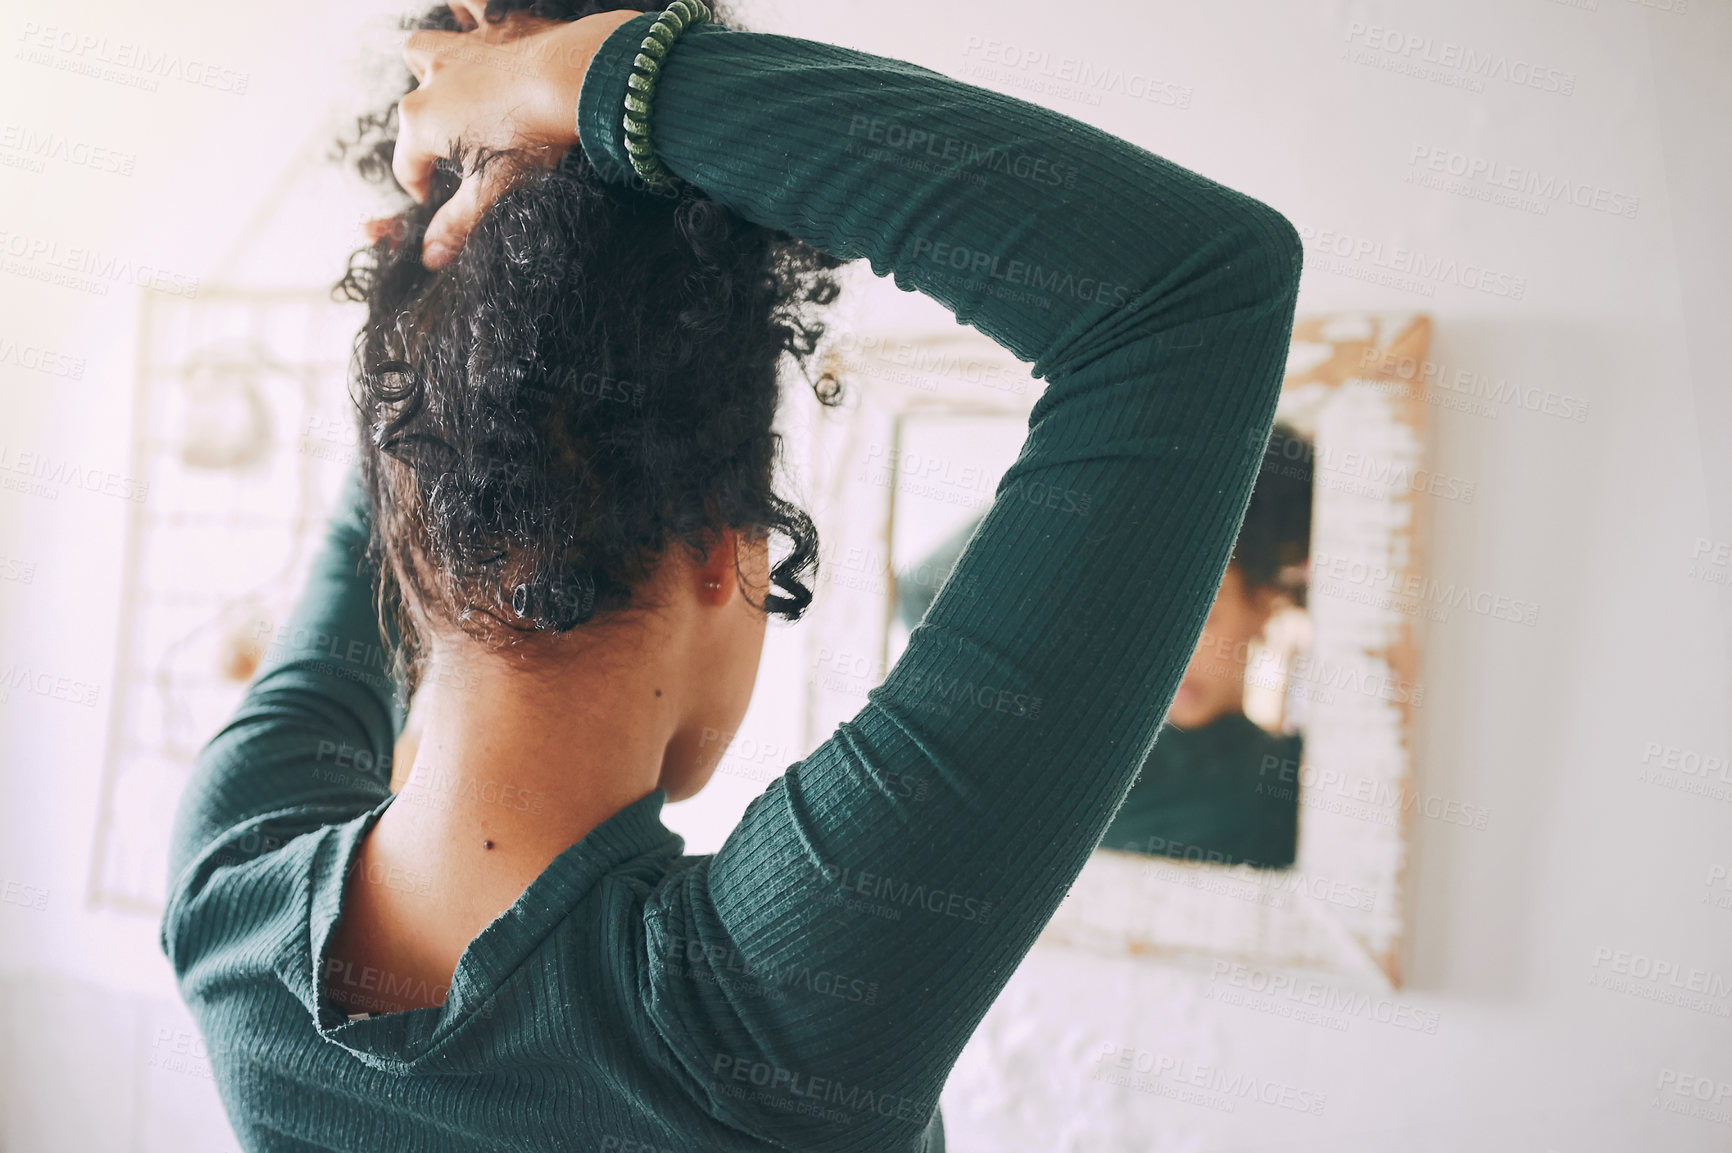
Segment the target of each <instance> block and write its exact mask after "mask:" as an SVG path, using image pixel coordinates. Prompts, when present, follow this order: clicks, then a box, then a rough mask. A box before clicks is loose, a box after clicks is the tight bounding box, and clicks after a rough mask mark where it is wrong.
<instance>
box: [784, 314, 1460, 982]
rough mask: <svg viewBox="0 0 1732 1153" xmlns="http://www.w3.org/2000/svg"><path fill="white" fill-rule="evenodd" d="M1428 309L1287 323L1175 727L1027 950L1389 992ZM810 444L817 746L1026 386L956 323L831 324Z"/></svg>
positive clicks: (968, 511)
mask: <svg viewBox="0 0 1732 1153" xmlns="http://www.w3.org/2000/svg"><path fill="white" fill-rule="evenodd" d="M1429 337H1430V323H1429V320H1428V318H1426V317H1424V316H1422V315H1384V314H1335V315H1329V316H1321V317H1312V318H1305V319H1302V320H1301V321H1300V322H1299V324H1298V325H1297V326H1296V327H1295V331H1294V340H1293V345H1292V352H1291V354H1290V357H1289V361H1288V371H1287V375H1286V378H1285V380H1284V382H1283V386H1282V393H1281V398H1280V402H1279V406H1278V408H1277V414H1276V431H1275V434H1274V435H1273V436H1272V437H1271V439H1270V441H1269V443H1268V444H1267V446H1266V447H1265V455H1264V463H1263V466H1262V469H1261V471H1260V473H1259V477H1258V481H1257V485H1256V488H1255V490H1254V492H1253V496H1252V502H1251V507H1250V508H1249V509H1248V510H1247V514H1246V523H1245V526H1244V528H1243V529H1242V531H1241V534H1240V537H1239V541H1238V543H1237V545H1236V547H1235V552H1234V558H1233V561H1232V563H1231V564H1230V565H1229V567H1228V572H1227V575H1226V578H1225V579H1224V580H1223V582H1222V588H1221V591H1220V593H1219V595H1218V597H1217V600H1216V603H1215V606H1214V608H1213V611H1212V612H1211V614H1210V618H1209V621H1208V623H1207V624H1206V625H1205V628H1204V633H1203V636H1202V638H1201V641H1200V642H1199V645H1198V648H1197V650H1196V653H1195V654H1194V656H1193V658H1192V661H1191V663H1190V666H1189V667H1188V668H1187V670H1186V675H1185V679H1184V682H1183V683H1182V685H1181V687H1180V689H1179V692H1178V694H1177V696H1176V697H1175V700H1174V703H1173V706H1172V708H1171V709H1170V710H1169V713H1168V716H1167V722H1166V724H1165V726H1163V729H1162V732H1161V735H1160V737H1159V738H1158V739H1157V741H1156V743H1155V748H1154V750H1152V751H1151V753H1150V755H1149V758H1148V760H1147V761H1146V762H1145V764H1144V766H1143V769H1142V771H1141V773H1140V774H1139V776H1138V779H1137V782H1136V784H1134V785H1133V786H1132V789H1131V793H1130V795H1129V796H1127V798H1126V801H1125V804H1124V805H1123V806H1122V807H1121V808H1120V810H1119V812H1118V814H1117V815H1116V816H1115V818H1114V821H1113V823H1112V825H1111V826H1109V828H1108V831H1107V834H1106V836H1105V837H1104V838H1103V840H1102V845H1101V847H1100V848H1099V849H1097V851H1096V852H1095V853H1094V854H1093V855H1092V857H1091V859H1090V861H1089V863H1088V865H1087V866H1086V867H1085V869H1084V871H1083V873H1082V875H1081V876H1080V877H1079V878H1078V880H1077V883H1076V885H1075V886H1074V887H1073V888H1072V890H1071V893H1070V896H1069V897H1068V898H1067V899H1066V901H1065V902H1064V904H1063V905H1062V906H1061V907H1060V909H1059V911H1058V913H1057V915H1056V916H1055V917H1054V918H1053V920H1052V922H1051V923H1050V924H1049V925H1048V927H1047V929H1046V931H1045V933H1044V936H1043V940H1046V941H1048V942H1052V943H1058V944H1064V945H1071V946H1076V947H1083V948H1089V949H1097V950H1104V951H1107V952H1111V953H1120V954H1125V953H1129V954H1138V955H1146V956H1151V957H1172V958H1176V959H1182V958H1192V959H1195V958H1202V957H1209V958H1215V959H1221V958H1229V959H1232V960H1235V961H1242V962H1245V963H1248V964H1255V965H1260V966H1265V967H1274V966H1283V967H1301V968H1313V969H1320V970H1324V971H1328V972H1334V973H1348V974H1357V975H1361V976H1366V977H1370V978H1372V979H1374V980H1375V981H1377V982H1378V983H1383V984H1388V985H1390V986H1395V985H1398V984H1399V983H1400V979H1401V963H1400V958H1401V946H1402V941H1403V925H1404V917H1405V906H1404V901H1403V896H1402V892H1401V882H1402V875H1403V866H1404V863H1405V859H1406V845H1407V825H1408V821H1409V817H1410V814H1411V811H1412V809H1413V803H1414V801H1415V799H1416V793H1415V792H1414V789H1413V782H1412V775H1413V774H1412V764H1411V753H1410V750H1411V748H1412V729H1413V720H1414V710H1416V709H1418V708H1420V707H1422V705H1423V702H1424V694H1425V689H1424V685H1423V683H1422V682H1421V681H1420V680H1419V676H1418V667H1417V666H1418V645H1417V643H1416V632H1417V630H1418V629H1419V627H1420V622H1421V620H1422V619H1423V617H1424V616H1425V615H1426V614H1425V608H1426V605H1425V603H1424V596H1423V589H1424V587H1425V583H1426V582H1425V579H1424V571H1423V566H1422V559H1423V558H1422V555H1421V549H1420V542H1421V539H1422V538H1421V530H1422V528H1423V525H1422V523H1421V521H1422V514H1423V510H1424V501H1422V500H1420V499H1418V498H1419V497H1420V496H1422V495H1423V494H1424V493H1425V492H1426V491H1427V490H1428V488H1430V487H1432V486H1433V484H1434V482H1435V481H1436V479H1437V478H1435V477H1434V476H1433V474H1431V473H1429V472H1428V470H1427V469H1426V467H1425V453H1424V443H1425V422H1424V415H1425V411H1426V408H1427V403H1426V394H1425V391H1424V385H1423V374H1422V373H1421V372H1419V371H1417V370H1418V368H1419V366H1421V365H1423V364H1424V363H1425V357H1426V352H1427V348H1428V344H1429ZM828 367H829V369H830V371H832V372H833V373H834V374H835V375H836V376H837V377H839V378H840V379H841V380H842V381H843V382H844V385H845V387H846V388H847V391H848V394H849V395H850V397H851V398H853V399H852V402H851V404H850V407H849V410H848V411H847V412H845V413H834V414H830V415H829V417H828V418H827V419H820V420H818V421H817V422H815V423H814V424H813V425H812V426H811V428H810V435H811V437H812V438H813V440H812V443H811V444H810V445H809V446H808V447H809V449H810V450H811V455H810V460H811V462H812V476H813V479H814V481H815V488H816V490H817V491H816V494H815V495H816V496H817V497H818V499H817V500H815V502H814V506H813V507H814V515H815V517H816V519H817V521H818V524H819V528H820V531H821V532H822V533H823V535H824V539H825V542H826V544H825V552H824V557H823V567H824V576H823V580H824V586H823V589H822V591H821V593H820V595H819V596H818V598H817V601H816V602H815V604H814V607H813V610H812V619H813V622H814V624H815V627H814V628H813V629H812V630H811V631H810V633H809V634H808V642H807V643H808V645H809V646H811V648H812V650H813V651H809V652H808V664H807V667H808V669H809V670H810V675H809V676H808V678H807V684H806V692H807V701H806V704H807V708H806V710H805V716H806V724H807V726H808V730H807V733H806V737H807V743H808V745H810V744H812V743H815V741H817V740H821V739H822V738H823V736H825V735H827V734H828V732H829V731H830V729H832V728H833V727H834V725H835V724H836V722H838V721H840V720H844V719H847V718H848V717H850V716H852V715H853V714H854V713H855V712H857V711H858V709H859V707H860V705H861V704H863V703H864V701H865V694H866V692H867V690H869V689H870V688H872V687H873V686H874V685H876V684H877V683H878V682H879V681H881V680H882V679H883V676H884V674H885V672H886V671H887V670H888V669H889V668H890V667H891V666H892V665H893V664H894V663H895V661H896V658H897V657H898V656H899V655H900V653H901V651H902V649H903V647H904V646H905V645H906V644H907V640H908V635H909V633H910V631H911V630H912V629H913V627H914V626H915V625H916V624H918V623H919V620H920V617H921V615H922V614H923V613H924V612H925V609H926V607H927V606H928V605H930V604H931V602H932V600H933V599H934V597H935V596H936V594H937V592H938V590H939V588H941V587H942V586H943V584H944V581H945V579H946V577H947V576H948V575H949V571H950V567H951V566H952V565H953V564H954V563H955V560H956V558H957V556H958V555H959V554H960V552H961V550H962V546H963V545H964V544H965V543H966V542H967V540H968V537H969V535H970V534H971V533H972V532H973V530H974V528H975V526H976V525H977V524H978V522H979V520H980V518H981V517H982V516H983V515H984V513H985V511H986V509H987V508H988V506H989V505H990V504H991V502H992V496H993V492H994V489H995V487H996V486H997V483H998V479H999V477H1000V476H1001V475H1002V474H1003V473H1004V471H1005V470H1006V469H1007V468H1008V467H1009V466H1010V464H1011V462H1012V461H1013V460H1014V459H1015V458H1016V455H1017V452H1018V450H1019V449H1020V447H1021V444H1022V441H1023V438H1024V437H1025V436H1026V434H1027V421H1028V413H1029V410H1030V408H1031V407H1032V406H1033V404H1034V401H1035V400H1036V399H1037V398H1038V396H1039V395H1040V391H1041V389H1042V388H1043V387H1044V386H1043V385H1042V383H1041V382H1040V381H1037V380H1035V379H1034V378H1032V377H1031V376H1030V375H1029V374H1028V368H1027V366H1026V365H1024V364H1022V363H1020V362H1018V361H1016V360H1015V359H1014V358H1012V357H1010V355H1009V354H1008V353H1005V352H1004V351H1003V350H1001V349H999V348H998V347H997V346H996V345H993V344H992V343H990V342H989V341H987V340H985V338H983V337H980V336H978V335H977V334H974V333H972V332H959V333H954V334H945V335H942V336H938V335H932V336H927V335H899V334H889V333H881V334H870V335H868V334H859V333H854V334H847V335H845V336H844V337H842V338H841V339H840V340H839V341H838V344H837V347H836V348H835V349H833V350H832V352H831V354H830V358H829V365H828Z"/></svg>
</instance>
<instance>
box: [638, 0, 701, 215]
mask: <svg viewBox="0 0 1732 1153" xmlns="http://www.w3.org/2000/svg"><path fill="white" fill-rule="evenodd" d="M709 19H710V10H709V8H708V6H706V5H705V4H704V0H673V3H672V4H669V5H668V7H667V10H666V11H664V12H663V13H662V14H661V15H660V16H659V17H657V18H656V22H655V23H654V24H652V25H650V30H649V35H648V36H645V37H644V38H643V43H642V44H640V45H638V50H637V58H636V59H635V60H633V61H632V66H631V69H632V70H631V75H630V76H627V77H626V81H625V83H626V94H625V150H626V153H627V154H628V155H629V156H630V157H631V166H632V168H633V170H634V171H636V172H637V174H638V176H639V177H641V178H642V179H643V182H644V183H645V184H647V185H649V186H650V187H651V188H652V189H658V190H660V189H666V188H671V187H672V186H674V185H675V184H678V183H679V177H677V176H675V175H674V174H673V173H672V172H670V171H668V168H667V165H665V164H663V163H662V162H661V160H660V159H659V158H658V157H657V156H656V153H655V149H654V148H653V147H651V146H650V138H649V119H650V99H651V98H652V97H653V96H655V91H656V80H657V78H658V77H660V75H661V67H662V61H663V60H665V59H667V54H668V49H669V48H672V47H673V43H674V41H675V40H676V39H678V38H679V35H680V33H682V32H684V31H685V30H686V29H687V28H690V27H691V26H693V25H694V24H704V23H708V21H709Z"/></svg>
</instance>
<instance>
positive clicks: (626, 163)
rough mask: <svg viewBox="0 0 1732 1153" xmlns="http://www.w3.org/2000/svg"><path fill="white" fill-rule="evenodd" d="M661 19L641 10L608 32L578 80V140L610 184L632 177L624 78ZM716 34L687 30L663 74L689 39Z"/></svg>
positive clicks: (712, 27)
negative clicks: (580, 85) (653, 25)
mask: <svg viewBox="0 0 1732 1153" xmlns="http://www.w3.org/2000/svg"><path fill="white" fill-rule="evenodd" d="M660 15H661V12H660V11H659V10H657V11H654V12H645V13H644V14H643V15H641V16H635V17H633V18H632V19H630V20H627V21H626V22H625V23H624V24H621V25H620V26H619V27H618V28H615V29H614V30H613V31H612V32H610V33H608V37H607V39H606V40H603V41H602V43H601V47H600V48H597V49H596V51H595V56H594V57H593V58H592V59H591V60H590V62H589V71H588V72H586V73H584V76H583V88H582V89H581V90H580V91H579V93H578V98H577V140H578V143H579V144H580V145H581V146H582V147H583V154H584V155H585V156H586V157H588V158H589V162H590V164H591V165H593V166H594V168H595V170H596V171H597V172H598V173H600V174H601V178H602V179H603V180H606V181H608V182H609V183H613V184H623V183H626V182H628V181H631V180H635V179H636V178H637V173H636V171H635V170H634V169H633V168H632V166H631V154H630V153H628V152H627V151H626V150H625V94H626V80H627V78H629V77H630V76H631V70H632V62H633V61H635V60H636V59H637V52H638V46H639V45H640V44H642V43H643V38H644V37H645V36H648V35H649V30H650V26H651V25H652V24H654V23H655V22H656V19H657V18H658V17H659V16H660ZM721 31H724V29H723V28H722V27H720V26H719V25H716V24H700V25H698V26H697V27H695V28H688V29H686V31H685V32H684V33H682V34H681V35H680V38H679V39H678V40H676V41H674V46H673V49H672V50H671V51H670V52H669V53H668V58H667V60H664V61H663V62H662V68H663V70H664V73H665V70H666V69H667V67H668V62H669V61H671V60H672V59H673V58H674V56H676V55H677V54H678V53H679V50H680V46H681V45H682V44H683V43H684V42H685V40H686V39H687V38H688V37H691V36H696V35H701V34H703V33H706V32H721ZM664 79H665V76H664ZM651 116H652V117H653V116H654V108H653V106H652V108H651ZM651 140H652V141H653V140H654V136H653V135H652V136H651Z"/></svg>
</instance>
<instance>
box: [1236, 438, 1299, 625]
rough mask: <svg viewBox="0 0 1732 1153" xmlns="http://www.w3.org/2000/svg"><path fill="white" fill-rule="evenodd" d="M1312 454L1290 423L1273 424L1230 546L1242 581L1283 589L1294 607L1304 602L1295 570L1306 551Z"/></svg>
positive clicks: (1257, 586) (1262, 586)
mask: <svg viewBox="0 0 1732 1153" xmlns="http://www.w3.org/2000/svg"><path fill="white" fill-rule="evenodd" d="M1314 454H1315V449H1314V448H1313V446H1312V444H1311V442H1310V441H1308V440H1306V439H1305V438H1304V437H1302V436H1300V435H1299V434H1298V433H1297V432H1295V431H1294V430H1293V429H1292V428H1291V427H1289V426H1287V425H1285V424H1277V425H1276V426H1275V427H1274V429H1273V430H1272V431H1271V432H1270V434H1269V443H1268V445H1267V446H1266V447H1265V448H1264V450H1263V464H1262V466H1261V467H1260V468H1259V469H1258V472H1257V483H1256V485H1255V487H1253V488H1252V489H1251V502H1250V504H1249V505H1248V506H1247V507H1246V509H1245V523H1244V524H1243V525H1242V526H1241V527H1240V529H1239V539H1238V540H1237V542H1235V544H1234V546H1233V563H1234V564H1236V565H1238V566H1239V573H1240V575H1241V576H1242V577H1244V579H1245V584H1246V586H1247V587H1249V588H1273V589H1276V590H1278V591H1281V592H1285V593H1286V594H1287V595H1288V596H1289V597H1290V598H1291V599H1292V600H1293V602H1294V603H1295V604H1297V605H1299V606H1300V607H1304V605H1305V591H1306V590H1305V580H1304V577H1303V576H1302V575H1298V573H1297V572H1296V571H1295V570H1301V569H1302V568H1303V566H1304V565H1305V562H1306V560H1307V558H1308V557H1310V555H1311V487H1312V473H1313V464H1312V457H1313V455H1314Z"/></svg>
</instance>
